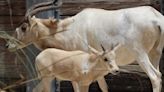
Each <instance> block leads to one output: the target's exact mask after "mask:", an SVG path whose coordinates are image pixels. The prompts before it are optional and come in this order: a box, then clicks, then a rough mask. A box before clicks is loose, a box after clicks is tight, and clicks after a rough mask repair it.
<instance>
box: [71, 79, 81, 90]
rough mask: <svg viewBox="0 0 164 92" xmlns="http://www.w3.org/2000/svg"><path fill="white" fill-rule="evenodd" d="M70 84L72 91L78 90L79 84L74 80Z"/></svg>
mask: <svg viewBox="0 0 164 92" xmlns="http://www.w3.org/2000/svg"><path fill="white" fill-rule="evenodd" d="M71 83H72V86H73V89H74V92H80V88H79V85H78V83H77V82H75V81H72V82H71Z"/></svg>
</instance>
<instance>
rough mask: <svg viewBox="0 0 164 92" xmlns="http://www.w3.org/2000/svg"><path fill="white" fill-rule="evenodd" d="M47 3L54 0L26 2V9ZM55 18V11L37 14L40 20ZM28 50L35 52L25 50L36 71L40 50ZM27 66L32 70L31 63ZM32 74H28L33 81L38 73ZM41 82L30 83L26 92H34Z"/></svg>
mask: <svg viewBox="0 0 164 92" xmlns="http://www.w3.org/2000/svg"><path fill="white" fill-rule="evenodd" d="M46 1H52V0H26V9H29V8H30V7H31V6H33V5H35V4H37V3H41V2H46ZM53 16H54V11H52V10H49V11H44V12H41V13H39V14H37V17H39V18H48V17H53ZM27 48H29V49H31V51H33V53H34V55H32V54H31V52H30V51H29V50H28V49H25V52H26V54H27V57H30V58H29V59H30V60H29V62H31V64H32V65H33V68H34V69H35V62H34V61H35V57H36V56H37V54H38V53H39V50H37V49H36V48H35V47H34V46H33V45H31V46H28V47H27ZM27 66H28V67H29V68H30V69H31V68H32V67H31V65H29V63H27ZM30 71H31V72H27V75H29V76H27V78H29V79H31V78H34V77H36V72H35V71H34V72H33V71H32V70H30ZM30 73H31V74H33V75H34V76H30ZM38 82H39V81H33V82H30V83H27V86H26V87H27V88H26V92H32V89H33V88H34V87H35V86H36V85H37V83H38ZM53 92H54V91H53Z"/></svg>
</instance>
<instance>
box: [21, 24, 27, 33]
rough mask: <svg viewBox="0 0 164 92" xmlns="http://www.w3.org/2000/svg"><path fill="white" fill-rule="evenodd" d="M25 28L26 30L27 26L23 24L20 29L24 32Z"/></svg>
mask: <svg viewBox="0 0 164 92" xmlns="http://www.w3.org/2000/svg"><path fill="white" fill-rule="evenodd" d="M26 28H27V24H23V25H22V27H21V30H22V32H25V31H26Z"/></svg>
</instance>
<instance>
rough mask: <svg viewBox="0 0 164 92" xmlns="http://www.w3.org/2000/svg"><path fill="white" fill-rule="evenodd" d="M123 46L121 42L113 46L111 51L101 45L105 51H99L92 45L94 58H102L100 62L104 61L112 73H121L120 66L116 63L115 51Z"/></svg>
mask: <svg viewBox="0 0 164 92" xmlns="http://www.w3.org/2000/svg"><path fill="white" fill-rule="evenodd" d="M120 46H121V44H117V45H115V46H114V47H112V48H111V50H110V51H108V50H105V48H104V47H103V46H102V45H101V47H102V50H103V52H99V51H97V50H95V49H94V48H92V47H90V49H91V51H92V53H93V54H92V57H91V58H92V60H96V59H98V60H100V62H103V63H104V67H106V65H107V69H108V70H109V72H110V73H112V74H117V73H119V67H118V66H117V64H116V61H115V60H116V54H115V51H116V50H117V49H118V48H119V47H120Z"/></svg>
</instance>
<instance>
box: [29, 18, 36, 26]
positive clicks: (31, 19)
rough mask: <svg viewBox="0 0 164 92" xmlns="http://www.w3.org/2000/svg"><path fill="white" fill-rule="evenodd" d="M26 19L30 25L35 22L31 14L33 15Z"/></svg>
mask: <svg viewBox="0 0 164 92" xmlns="http://www.w3.org/2000/svg"><path fill="white" fill-rule="evenodd" d="M28 21H29V24H30V25H32V24H35V23H36V17H35V16H33V17H28Z"/></svg>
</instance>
